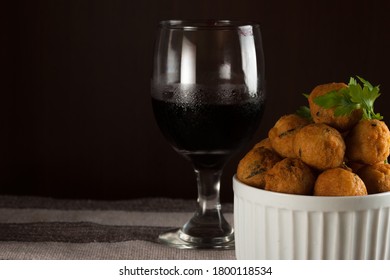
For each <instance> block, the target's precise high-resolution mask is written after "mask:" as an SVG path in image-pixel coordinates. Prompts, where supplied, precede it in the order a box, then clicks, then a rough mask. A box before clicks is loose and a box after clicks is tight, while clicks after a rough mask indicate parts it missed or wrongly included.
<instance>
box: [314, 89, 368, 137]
mask: <svg viewBox="0 0 390 280" xmlns="http://www.w3.org/2000/svg"><path fill="white" fill-rule="evenodd" d="M346 87H348V86H347V85H346V84H344V83H329V84H324V85H319V86H316V87H315V88H314V89H313V90H312V92H311V93H310V95H309V99H308V100H309V106H310V113H311V116H312V118H313V120H314V122H315V123H325V124H327V125H329V126H331V127H334V128H336V129H337V130H339V131H346V130H349V129H351V128H352V127H353V126H354V125H355V124H356V123H357V122H358V121H359V120H360V119H361V118H362V114H363V112H362V110H361V109H356V110H354V111H353V112H352V114H351V115H348V116H337V117H335V116H334V109H332V108H331V109H326V108H323V107H320V106H319V105H317V104H316V103H314V101H313V100H314V98H316V97H318V96H322V95H325V94H326V93H328V92H331V91H335V90H340V89H342V88H346Z"/></svg>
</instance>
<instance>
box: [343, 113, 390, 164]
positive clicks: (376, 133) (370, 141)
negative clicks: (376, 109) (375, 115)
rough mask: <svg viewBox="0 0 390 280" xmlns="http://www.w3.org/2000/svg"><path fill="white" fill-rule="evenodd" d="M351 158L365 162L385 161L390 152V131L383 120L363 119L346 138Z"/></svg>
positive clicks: (348, 155) (348, 156)
mask: <svg viewBox="0 0 390 280" xmlns="http://www.w3.org/2000/svg"><path fill="white" fill-rule="evenodd" d="M346 144H347V151H346V155H347V158H348V159H349V160H352V161H357V162H360V163H365V164H370V165H372V164H375V163H378V162H384V161H385V160H386V159H387V158H388V156H389V154H390V131H389V128H388V127H387V125H386V124H385V123H384V122H383V121H379V120H361V121H360V122H359V123H358V124H357V125H355V127H354V128H353V129H352V130H351V131H350V133H349V134H348V136H347V138H346Z"/></svg>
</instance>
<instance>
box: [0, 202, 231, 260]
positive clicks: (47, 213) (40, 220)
mask: <svg viewBox="0 0 390 280" xmlns="http://www.w3.org/2000/svg"><path fill="white" fill-rule="evenodd" d="M195 206H196V204H195V202H194V201H187V200H179V199H167V198H145V199H135V200H127V201H99V200H67V199H53V198H44V197H31V196H28V197H23V196H22V197H18V196H0V259H14V260H15V259H16V260H25V259H28V260H31V259H39V260H48V259H49V260H62V259H68V260H85V259H86V260H95V259H112V260H118V259H119V260H120V259H138V260H148V259H151V260H158V259H166V260H169V259H189V260H195V259H205V260H206V259H235V253H234V250H180V249H175V248H169V247H167V246H164V245H161V244H159V243H158V241H157V236H158V234H159V233H160V232H162V231H164V230H167V229H170V228H173V227H179V226H182V225H183V224H184V223H185V222H186V221H187V220H188V219H189V218H190V217H191V216H192V213H193V211H194V209H195ZM223 210H224V215H225V218H226V219H227V220H228V221H229V222H230V223H231V224H233V214H232V204H224V205H223Z"/></svg>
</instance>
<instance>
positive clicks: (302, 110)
mask: <svg viewBox="0 0 390 280" xmlns="http://www.w3.org/2000/svg"><path fill="white" fill-rule="evenodd" d="M295 114H297V115H298V116H300V117H302V118H305V119H309V120H312V118H311V113H310V109H309V107H307V106H301V107H299V108H298V110H297V111H296V112H295Z"/></svg>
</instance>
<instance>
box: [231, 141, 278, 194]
mask: <svg viewBox="0 0 390 280" xmlns="http://www.w3.org/2000/svg"><path fill="white" fill-rule="evenodd" d="M280 160H281V158H280V157H279V155H278V154H277V153H276V152H274V151H273V150H270V149H267V148H264V147H257V148H253V149H252V150H250V151H249V152H248V153H247V154H246V155H245V156H244V157H243V158H242V159H241V160H240V162H239V164H238V167H237V178H238V180H240V181H241V182H243V183H245V184H247V185H250V186H253V187H256V188H261V189H264V185H265V173H266V171H267V170H269V169H270V168H272V167H273V166H274V165H275V164H276V163H277V162H278V161H280Z"/></svg>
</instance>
